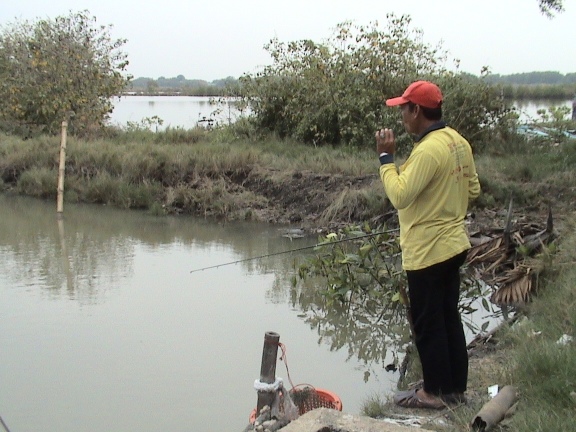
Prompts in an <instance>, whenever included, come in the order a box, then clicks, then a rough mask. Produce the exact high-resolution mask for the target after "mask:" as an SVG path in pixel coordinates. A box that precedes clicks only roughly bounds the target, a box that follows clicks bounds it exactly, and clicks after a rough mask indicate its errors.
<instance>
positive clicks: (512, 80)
mask: <svg viewBox="0 0 576 432" xmlns="http://www.w3.org/2000/svg"><path fill="white" fill-rule="evenodd" d="M486 80H487V81H488V82H490V83H494V84H517V85H536V84H546V85H559V84H576V72H572V73H568V74H566V75H563V74H561V73H560V72H553V71H546V72H524V73H515V74H511V75H500V74H490V75H488V76H487V77H486Z"/></svg>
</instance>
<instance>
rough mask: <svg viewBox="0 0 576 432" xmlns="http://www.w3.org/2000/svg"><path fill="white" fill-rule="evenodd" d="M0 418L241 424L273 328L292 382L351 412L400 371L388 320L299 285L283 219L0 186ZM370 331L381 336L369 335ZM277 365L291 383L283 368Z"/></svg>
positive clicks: (39, 426) (83, 425)
mask: <svg viewBox="0 0 576 432" xmlns="http://www.w3.org/2000/svg"><path fill="white" fill-rule="evenodd" d="M0 220H1V223H0V352H1V356H0V416H1V417H2V419H3V420H4V421H5V422H6V424H7V425H8V426H9V427H10V429H11V430H12V431H13V432H26V431H30V432H32V431H43V432H50V431H54V432H56V431H58V432H61V431H75V432H83V431H159V430H164V431H171V432H174V431H197V432H202V431H233V430H237V431H241V430H243V429H244V427H245V426H246V424H247V422H248V416H249V414H250V411H251V410H252V409H253V407H254V406H255V405H256V400H257V395H256V392H255V390H254V388H253V384H254V380H255V379H257V378H258V377H259V373H260V361H261V358H262V345H263V337H264V333H265V332H267V331H275V332H278V333H279V334H280V341H281V342H283V343H284V344H285V345H286V347H287V360H288V362H287V363H288V366H289V370H290V375H291V378H292V380H293V383H294V384H299V383H310V384H313V385H315V386H317V387H320V388H325V389H328V390H330V391H333V392H334V393H337V394H338V395H339V396H340V397H341V399H342V401H343V405H344V411H346V412H350V413H357V412H358V411H359V409H360V406H361V403H362V401H363V400H364V399H366V398H367V397H370V396H371V395H373V394H375V393H380V394H381V395H387V394H389V393H390V391H391V389H392V388H393V387H394V385H395V382H396V380H397V379H398V377H397V375H396V374H395V373H393V372H386V371H384V365H385V363H388V362H389V361H392V352H391V351H390V350H388V351H387V349H386V347H385V344H384V341H383V339H384V336H383V333H382V332H383V331H385V329H386V328H387V325H386V323H385V322H384V323H382V322H381V323H379V324H378V326H373V325H371V324H370V323H369V322H368V323H357V322H354V321H350V320H349V319H348V318H347V317H346V314H345V312H344V311H339V310H337V309H335V308H331V307H325V305H323V304H322V301H321V300H320V299H319V296H318V294H317V292H316V290H312V289H305V288H302V287H300V288H292V287H291V284H290V279H291V278H292V276H293V273H294V271H293V269H292V263H293V261H294V260H295V259H301V258H302V256H301V255H296V254H280V255H275V256H273V257H272V258H266V259H256V260H248V261H244V262H241V263H238V264H234V265H227V266H223V267H219V268H214V269H210V270H205V271H200V272H193V273H191V272H190V271H191V270H193V269H197V268H201V267H205V266H212V265H215V264H219V263H227V262H233V261H238V260H246V259H249V258H252V257H257V256H262V255H267V254H271V253H277V252H280V251H283V250H289V249H293V248H296V247H302V246H303V245H305V244H306V243H302V242H308V244H312V243H314V242H315V241H316V239H309V240H306V239H300V240H297V239H295V240H293V241H290V240H289V239H287V238H284V237H282V235H281V234H282V231H281V228H282V227H277V226H268V225H261V224H248V223H243V224H219V223H211V222H207V221H204V220H198V219H193V218H173V217H152V216H149V215H147V214H144V213H140V212H136V211H120V210H115V209H111V208H107V207H105V206H84V205H68V204H65V210H64V218H63V220H61V221H59V220H58V219H57V217H56V203H55V202H54V203H52V202H46V201H40V200H35V199H27V198H17V197H9V196H4V195H0ZM370 335H372V336H370ZM277 375H278V376H280V377H283V378H284V380H285V381H287V373H286V368H285V364H284V363H283V362H281V361H279V362H278V366H277Z"/></svg>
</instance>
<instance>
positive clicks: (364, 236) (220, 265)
mask: <svg viewBox="0 0 576 432" xmlns="http://www.w3.org/2000/svg"><path fill="white" fill-rule="evenodd" d="M396 231H398V228H394V229H389V230H385V231H379V232H375V233H371V234H365V235H361V236H356V237H352V238H345V239H342V240H335V241H329V242H326V243H316V244H315V245H312V246H303V247H299V248H296V249H290V250H286V251H281V252H274V253H270V254H266V255H260V256H255V257H252V258H244V259H241V260H236V261H230V262H226V263H222V264H216V265H213V266H208V267H202V268H199V269H195V270H190V273H196V272H199V271H203V270H209V269H213V268H218V267H223V266H227V265H232V264H239V263H242V262H246V261H253V260H257V259H262V258H268V257H271V256H275V255H282V254H287V253H292V252H299V251H303V250H306V249H313V248H317V247H320V246H329V245H333V244H337V243H343V242H347V241H351V240H358V239H362V238H366V237H373V236H376V235H380V234H389V233H393V232H396Z"/></svg>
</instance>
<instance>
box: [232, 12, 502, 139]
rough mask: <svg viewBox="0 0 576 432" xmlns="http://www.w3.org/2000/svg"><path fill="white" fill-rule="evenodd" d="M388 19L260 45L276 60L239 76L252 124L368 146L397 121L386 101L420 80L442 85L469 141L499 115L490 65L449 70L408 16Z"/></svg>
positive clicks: (452, 117)
mask: <svg viewBox="0 0 576 432" xmlns="http://www.w3.org/2000/svg"><path fill="white" fill-rule="evenodd" d="M387 20H388V21H387V25H386V26H385V28H384V30H381V29H380V28H379V27H378V23H374V24H371V25H370V26H356V25H352V24H351V23H350V22H345V23H342V24H340V25H338V26H337V28H336V31H335V33H334V35H333V37H332V38H331V39H330V40H328V41H327V42H325V43H322V44H319V43H315V42H313V41H310V40H301V41H296V42H290V43H283V42H280V41H278V40H277V39H273V40H271V41H270V43H269V44H268V45H267V46H266V47H265V48H266V49H267V50H268V52H269V53H270V55H271V57H272V60H273V63H272V64H271V65H269V66H267V67H265V68H264V69H263V71H261V72H258V73H256V74H253V75H245V76H243V77H241V78H240V81H241V92H242V96H243V98H244V100H245V102H246V103H247V104H248V105H249V106H250V108H251V112H252V115H253V118H254V121H255V123H256V125H257V126H258V127H259V128H261V129H264V130H270V131H273V132H276V133H278V134H279V135H280V136H283V137H286V136H289V137H292V138H295V139H298V140H301V141H304V142H309V143H313V144H315V145H318V144H326V143H327V144H350V145H355V146H362V145H368V144H369V143H372V141H373V135H374V131H375V130H376V129H378V128H380V127H382V126H383V125H396V124H397V123H398V113H397V111H396V110H394V109H390V108H386V107H385V105H384V100H385V99H386V98H388V97H392V96H397V95H399V94H401V93H402V92H403V90H404V89H405V88H406V86H407V85H408V84H410V83H411V82H412V81H415V80H418V79H429V80H432V81H435V82H437V83H438V84H439V85H440V87H441V88H442V90H443V92H444V95H445V104H444V107H445V112H446V114H447V115H446V118H447V120H448V121H449V122H450V124H451V125H452V126H454V127H457V128H459V129H460V130H461V131H462V132H463V133H464V134H465V135H466V136H467V137H468V138H469V139H471V138H475V137H477V136H478V135H479V134H482V133H486V132H487V131H488V130H489V126H492V125H494V124H495V123H496V122H498V121H499V119H500V118H501V117H502V116H503V115H504V113H505V112H506V107H505V106H504V105H503V102H502V99H501V98H500V97H499V93H498V89H497V88H496V87H495V86H490V85H488V84H487V83H486V82H485V80H484V79H483V76H484V75H486V73H487V70H484V71H483V72H482V77H480V78H478V77H475V76H473V75H470V74H460V73H455V72H449V71H448V70H447V69H446V67H445V63H446V61H447V59H446V53H445V52H444V51H443V50H442V49H441V47H440V46H438V47H432V46H430V45H427V44H425V43H424V42H423V40H422V32H421V31H420V30H415V29H412V28H411V26H410V24H411V19H410V17H409V16H401V17H397V16H395V15H393V14H389V15H388V16H387ZM395 129H396V130H397V132H401V129H403V128H402V127H396V128H395ZM401 139H404V140H406V141H407V140H408V136H404V137H402V136H401V137H399V140H401Z"/></svg>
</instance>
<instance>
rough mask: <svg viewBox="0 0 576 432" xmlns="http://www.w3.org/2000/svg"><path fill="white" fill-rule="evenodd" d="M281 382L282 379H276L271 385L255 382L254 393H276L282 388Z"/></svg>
mask: <svg viewBox="0 0 576 432" xmlns="http://www.w3.org/2000/svg"><path fill="white" fill-rule="evenodd" d="M283 387H284V385H283V381H282V378H279V377H276V381H274V382H273V383H271V384H268V383H263V382H262V381H260V380H255V381H254V389H255V390H256V391H262V392H276V391H278V389H280V388H283Z"/></svg>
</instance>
